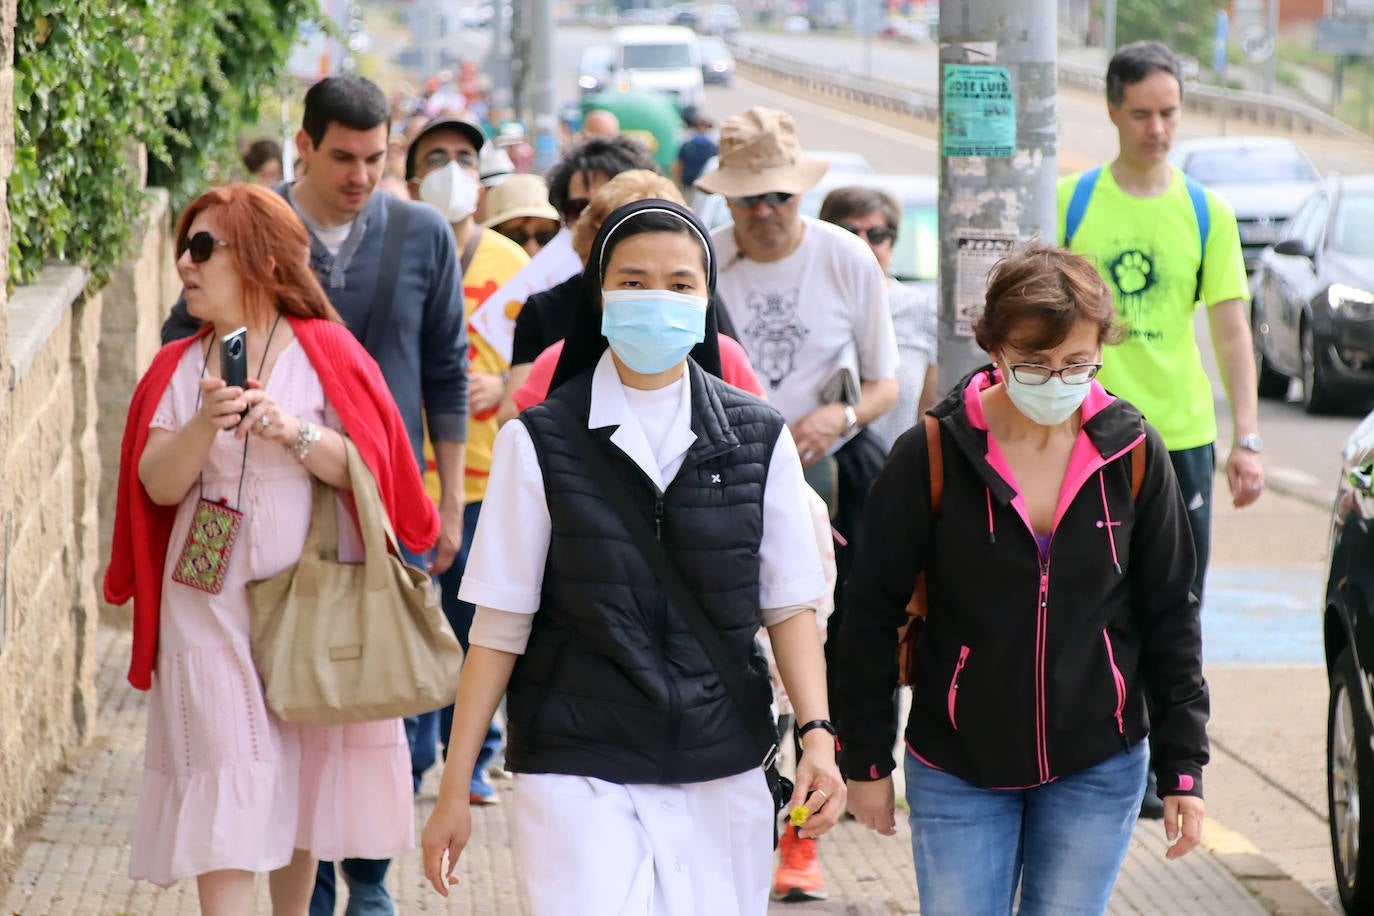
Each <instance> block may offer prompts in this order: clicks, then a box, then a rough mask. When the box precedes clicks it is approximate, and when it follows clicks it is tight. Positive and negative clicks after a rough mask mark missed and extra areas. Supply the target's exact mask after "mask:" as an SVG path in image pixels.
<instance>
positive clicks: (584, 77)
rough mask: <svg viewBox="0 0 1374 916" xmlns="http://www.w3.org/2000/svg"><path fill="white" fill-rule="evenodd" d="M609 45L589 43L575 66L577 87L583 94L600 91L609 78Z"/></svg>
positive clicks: (605, 85)
mask: <svg viewBox="0 0 1374 916" xmlns="http://www.w3.org/2000/svg"><path fill="white" fill-rule="evenodd" d="M611 63H612V61H611V46H610V45H589V46H587V48H585V49H584V50H583V51H582V61H581V63H580V64H579V65H578V68H577V88H579V89H581V90H582V94H583V95H591V94H592V93H595V92H601V91H602V90H603V89H605V88H606V87H607V85H608V84H609V83H610V80H611Z"/></svg>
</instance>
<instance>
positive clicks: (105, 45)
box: [8, 0, 318, 285]
mask: <svg viewBox="0 0 1374 916" xmlns="http://www.w3.org/2000/svg"><path fill="white" fill-rule="evenodd" d="M317 15H318V9H317V6H316V2H315V0H197V2H195V3H165V2H160V3H156V4H155V3H153V2H152V0H62V2H54V0H19V2H18V22H17V26H16V30H15V64H14V71H15V72H14V107H15V124H14V131H15V156H14V172H13V174H12V175H11V176H10V181H9V188H8V198H9V200H8V202H9V211H10V221H11V230H10V251H9V264H10V281H11V283H12V284H22V283H28V282H31V281H32V280H33V278H34V276H35V275H36V274H37V272H38V270H39V269H40V268H41V266H42V263H43V261H44V260H46V259H48V258H59V259H62V260H66V261H71V262H75V263H81V264H84V265H86V266H87V267H88V268H89V269H90V270H91V273H92V278H93V281H92V282H93V284H94V285H100V284H102V283H103V282H104V280H105V278H106V277H107V276H108V275H109V273H110V271H111V270H112V269H113V268H114V267H115V266H116V265H117V264H119V263H120V262H121V261H123V260H124V259H125V257H126V256H127V255H128V245H129V239H130V236H131V232H132V230H133V228H134V227H135V226H136V225H137V223H138V221H139V220H140V218H141V209H142V205H143V191H142V189H141V188H140V187H139V186H138V176H137V175H136V174H135V173H134V170H133V160H132V158H131V155H130V154H131V152H132V151H133V150H134V149H136V147H137V146H138V144H143V145H144V146H146V148H147V150H148V159H149V163H148V165H149V169H148V171H149V174H148V181H149V183H150V184H156V185H161V186H163V187H166V188H168V189H169V190H170V191H171V193H172V203H173V206H174V207H176V208H178V209H179V208H180V207H181V206H184V205H185V204H186V203H187V202H189V200H190V199H192V198H193V197H194V196H195V195H197V194H198V193H200V191H202V190H203V189H204V188H205V185H206V183H207V181H206V179H207V176H210V175H215V174H218V173H220V172H222V171H223V170H224V169H225V168H226V166H227V165H228V163H231V162H233V161H234V160H235V159H236V158H237V151H236V146H237V140H238V134H239V131H240V130H241V129H242V127H243V125H244V124H245V123H251V122H252V121H254V120H255V119H256V112H257V106H258V103H259V99H260V97H261V94H262V93H263V92H264V91H265V90H270V89H273V88H276V87H277V85H278V83H279V82H280V81H281V80H282V74H283V68H284V66H285V63H286V59H287V56H288V55H289V53H290V50H291V46H292V44H293V42H294V41H295V37H296V34H297V28H298V25H299V23H301V22H302V21H305V20H309V19H312V18H315V17H316V16H317Z"/></svg>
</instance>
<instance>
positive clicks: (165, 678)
mask: <svg viewBox="0 0 1374 916" xmlns="http://www.w3.org/2000/svg"><path fill="white" fill-rule="evenodd" d="M204 361H205V348H204V346H196V347H192V348H191V349H190V350H188V351H187V352H186V355H185V357H183V358H182V360H181V363H180V364H179V365H178V366H177V368H176V371H175V372H174V373H173V376H172V380H171V383H170V384H169V385H168V386H167V391H166V393H165V394H164V395H163V398H162V401H161V403H160V404H159V405H158V409H157V412H156V413H155V414H154V416H153V420H152V422H151V424H150V426H151V427H152V428H154V429H166V430H171V431H176V430H179V429H181V428H182V427H183V426H184V425H186V423H187V422H188V421H189V420H190V419H191V418H192V416H193V415H194V414H195V411H196V410H197V399H196V395H197V393H198V391H199V379H200V376H201V371H202V366H203V364H204ZM267 390H268V392H269V393H270V394H271V395H272V397H273V398H275V399H276V401H277V403H278V404H280V405H281V407H282V409H283V410H285V411H287V412H289V413H292V414H295V415H297V416H300V417H303V418H305V419H308V420H310V421H312V422H314V423H316V424H319V425H328V426H331V427H334V428H336V429H337V428H339V423H338V418H337V416H335V415H334V412H333V410H332V408H329V407H328V405H327V404H326V403H325V397H324V390H323V388H322V387H321V385H320V380H319V377H318V376H317V375H316V374H315V370H314V368H313V367H311V365H310V361H309V359H307V357H306V355H305V351H304V350H303V349H302V348H301V345H300V343H299V342H297V341H292V342H291V343H290V344H288V345H287V347H286V349H285V350H283V351H282V353H281V354H280V356H278V358H277V363H276V366H275V367H274V368H273V370H272V374H271V376H270V377H269V378H268V381H267ZM248 442H249V445H248V462H247V471H246V472H245V473H244V475H243V498H242V503H241V504H239V501H238V489H239V476H240V468H241V467H242V466H243V442H242V441H240V440H237V439H235V438H233V433H232V432H221V433H220V434H219V435H218V436H217V437H216V439H215V443H214V445H213V446H211V449H210V456H209V458H208V459H207V461H206V463H205V469H204V485H205V495H206V497H207V498H209V499H220V498H225V499H226V500H228V504H229V505H230V506H231V507H232V506H237V507H238V508H239V509H240V510H241V511H242V512H243V513H244V518H243V523H242V527H241V528H240V530H239V536H238V542H237V544H236V545H235V547H234V551H233V554H232V556H231V559H230V563H229V569H228V573H227V575H226V578H225V584H224V589H223V590H222V591H221V592H220V593H219V594H218V595H211V594H208V593H206V592H203V591H200V590H198V589H194V588H191V587H190V586H187V585H182V584H180V583H178V582H174V581H172V578H171V575H172V571H173V569H174V568H175V563H176V560H177V557H178V556H179V555H180V553H181V548H182V544H183V543H184V542H185V539H186V534H187V531H188V530H189V528H190V524H191V518H192V516H193V515H194V513H195V508H196V503H197V501H198V499H199V498H200V493H199V488H198V487H196V486H192V487H191V491H190V492H189V493H188V494H187V495H186V498H185V499H184V500H183V501H182V503H181V505H180V507H179V508H178V509H177V516H176V524H175V526H174V528H173V529H172V539H171V542H170V544H169V545H168V551H167V566H166V569H165V571H164V574H163V586H162V611H161V619H160V622H159V631H158V657H157V670H156V672H155V674H154V676H153V685H152V690H151V697H150V701H149V706H148V743H147V754H146V758H145V762H144V773H143V789H142V793H141V795H140V798H139V803H138V811H137V814H136V817H135V823H134V832H133V849H132V851H131V854H130V857H129V873H130V875H131V876H132V877H134V878H142V879H146V880H149V881H152V882H154V883H155V884H160V885H163V886H167V885H170V884H172V883H174V882H176V881H177V880H179V879H181V878H187V877H191V876H193V875H200V874H204V873H205V872H209V871H216V870H219V869H243V870H246V871H254V872H258V871H271V870H273V869H277V868H281V867H282V866H284V865H286V864H288V863H289V862H290V861H291V855H292V850H293V849H296V848H299V849H305V850H307V851H309V852H310V853H311V854H312V855H314V856H316V857H318V858H323V859H335V860H337V859H341V858H344V857H358V858H367V859H386V858H391V857H393V856H395V855H397V854H399V853H401V852H404V851H405V850H407V849H409V848H411V846H412V845H413V837H414V802H413V796H412V790H411V777H410V754H409V751H408V749H407V746H406V740H405V730H404V727H403V725H402V723H401V721H400V720H399V719H389V720H385V721H380V722H367V723H361V724H356V725H293V724H290V723H286V722H282V721H281V720H280V719H278V718H277V716H276V715H275V714H274V713H273V712H272V711H271V710H269V709H268V708H267V704H266V701H265V700H264V698H263V687H262V681H261V680H260V679H259V678H258V674H257V671H256V670H255V668H254V666H253V656H252V652H251V650H250V648H249V635H248V634H249V611H248V598H247V592H246V591H245V588H244V586H245V583H246V582H248V581H251V580H255V579H265V578H267V577H269V576H272V575H275V574H276V573H278V572H280V571H281V570H283V569H285V568H287V567H288V566H290V565H291V564H292V563H294V562H295V561H296V560H297V559H298V558H299V557H300V553H301V548H302V545H303V544H304V543H305V534H306V529H307V528H308V527H309V524H310V514H311V513H310V506H311V476H310V474H309V472H308V471H306V470H305V467H304V466H303V465H302V464H301V463H300V462H299V461H297V460H296V458H295V457H294V456H292V455H291V454H290V453H289V452H287V451H286V450H285V449H283V448H281V447H280V446H278V445H277V444H275V443H272V442H267V441H264V440H262V439H259V438H256V437H253V436H249V438H248ZM346 518H347V516H346V515H345V514H343V513H340V519H339V521H340V533H341V542H340V555H341V557H342V558H345V559H358V558H359V557H360V556H361V552H362V550H361V546H360V542H359V538H358V534H357V529H356V526H353V525H350V524H346V523H345V519H346ZM350 528H351V529H352V530H351V531H350V530H349V529H350ZM349 554H352V556H349Z"/></svg>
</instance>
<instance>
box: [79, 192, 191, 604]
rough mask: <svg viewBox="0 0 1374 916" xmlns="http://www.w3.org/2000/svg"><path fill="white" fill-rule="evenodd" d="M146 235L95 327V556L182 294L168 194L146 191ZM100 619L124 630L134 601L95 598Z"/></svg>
mask: <svg viewBox="0 0 1374 916" xmlns="http://www.w3.org/2000/svg"><path fill="white" fill-rule="evenodd" d="M145 215H146V219H147V221H146V223H145V230H146V231H145V235H144V237H143V240H142V242H141V245H140V249H139V250H140V252H141V253H140V254H139V255H138V256H137V257H135V258H133V259H131V260H129V261H127V262H126V263H125V264H124V265H123V266H121V267H120V268H119V269H118V270H117V271H115V272H114V274H113V275H112V276H111V277H110V282H109V283H108V284H106V286H105V288H104V289H103V290H102V291H101V297H102V298H103V299H104V300H105V307H104V309H103V310H102V318H101V327H100V376H99V383H98V385H97V388H96V390H97V399H98V401H99V404H100V421H99V423H98V429H99V434H100V455H101V457H102V458H103V459H104V468H103V470H102V474H101V484H100V521H101V524H100V553H101V556H106V557H108V556H109V553H110V533H111V530H112V528H113V525H114V505H115V478H116V477H117V476H118V473H119V446H120V442H121V441H122V438H123V436H124V418H125V416H126V415H127V413H128V411H129V397H130V395H132V394H133V393H134V386H135V385H136V384H137V383H138V380H139V377H140V376H142V375H143V371H144V370H145V369H147V368H148V364H149V363H150V362H152V360H153V355H154V354H156V353H157V351H158V348H159V347H160V346H161V345H162V336H161V328H162V319H163V318H164V317H165V316H166V314H167V310H168V309H170V308H171V306H172V303H173V302H175V301H176V298H177V295H178V294H179V293H180V292H181V280H180V278H179V277H178V276H177V272H176V266H175V264H174V262H173V259H172V257H171V251H172V221H171V216H170V212H169V203H168V198H167V192H166V191H164V190H162V189H161V188H150V189H149V198H148V206H147V209H146V210H145ZM100 614H101V620H103V621H104V622H106V623H113V624H114V625H116V626H119V627H124V628H128V627H129V626H130V625H131V623H132V620H133V603H132V602H130V603H129V604H125V605H123V606H120V607H115V606H113V605H111V604H107V603H106V602H105V600H104V598H103V597H101V599H100Z"/></svg>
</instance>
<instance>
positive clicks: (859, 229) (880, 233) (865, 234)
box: [840, 223, 897, 245]
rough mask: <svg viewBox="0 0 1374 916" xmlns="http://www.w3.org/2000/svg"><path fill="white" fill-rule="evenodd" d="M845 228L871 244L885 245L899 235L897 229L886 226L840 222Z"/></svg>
mask: <svg viewBox="0 0 1374 916" xmlns="http://www.w3.org/2000/svg"><path fill="white" fill-rule="evenodd" d="M840 225H841V226H843V227H844V228H845V229H848V230H849V231H850V232H852V233H854V234H855V235H857V236H858V237H859V238H861V239H864V240H866V241H867V242H868V244H870V245H883V244H886V243H887V242H890V241H892V240H893V239H895V238H896V237H897V230H896V229H889V228H887V227H886V226H848V225H845V224H844V223H840Z"/></svg>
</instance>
